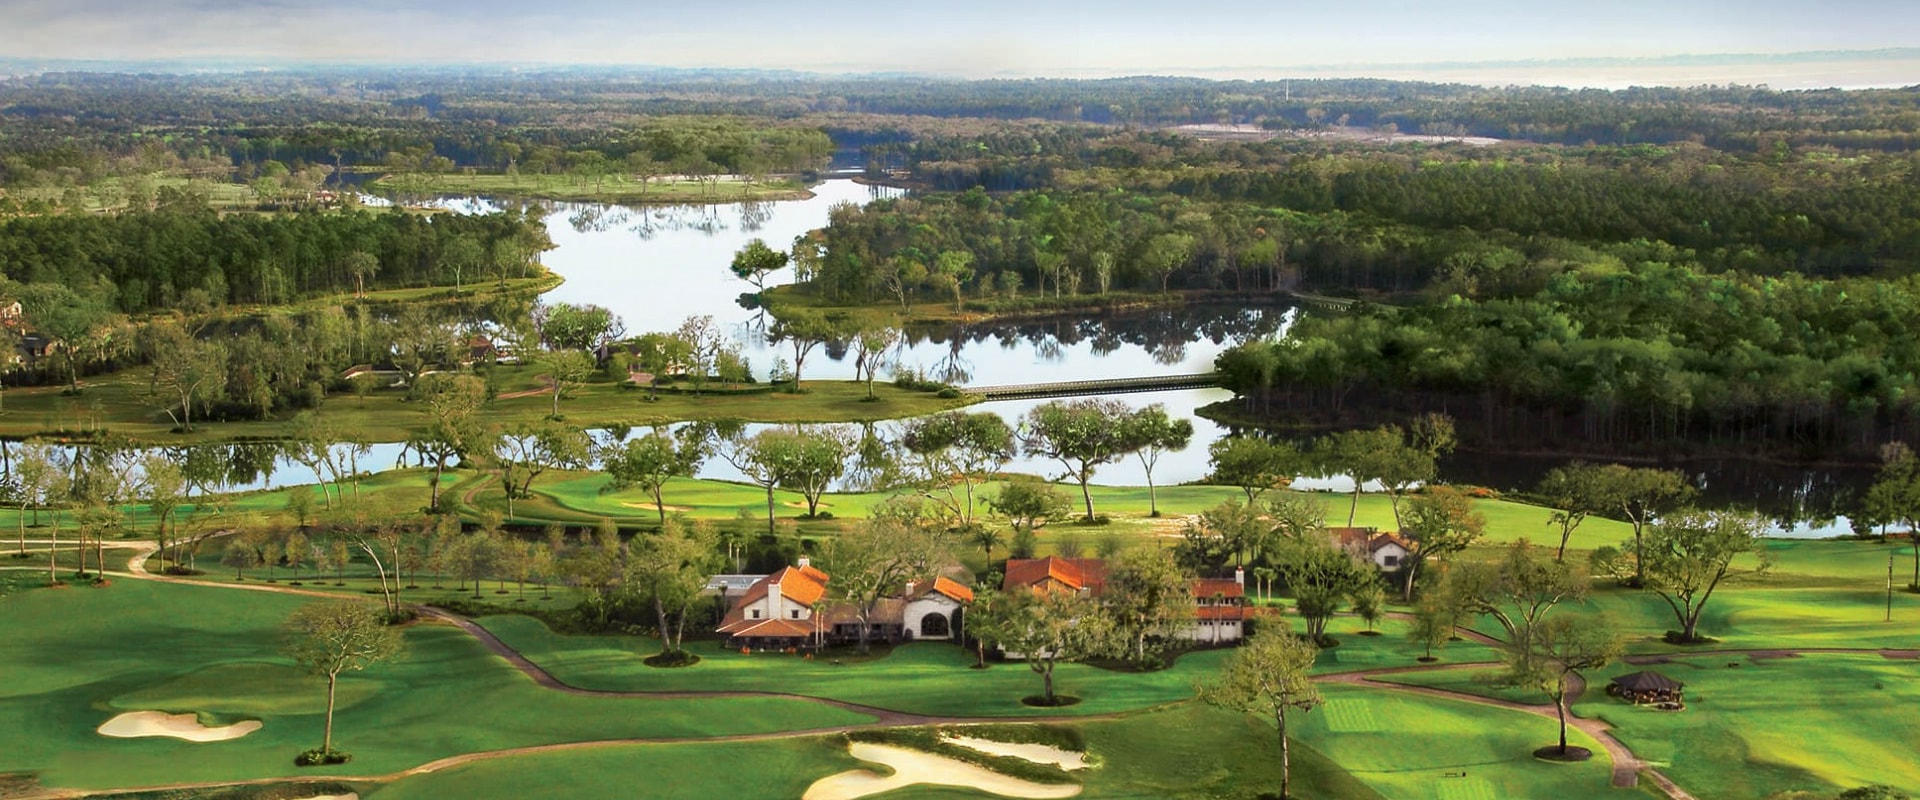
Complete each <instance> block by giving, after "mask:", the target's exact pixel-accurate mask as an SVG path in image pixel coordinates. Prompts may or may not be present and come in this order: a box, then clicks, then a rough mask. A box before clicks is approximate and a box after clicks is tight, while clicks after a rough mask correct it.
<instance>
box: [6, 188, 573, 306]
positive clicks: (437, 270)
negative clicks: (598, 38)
mask: <svg viewBox="0 0 1920 800" xmlns="http://www.w3.org/2000/svg"><path fill="white" fill-rule="evenodd" d="M170 194H171V193H169V195H170ZM550 246H551V245H550V244H549V243H548V241H547V234H546V230H545V227H544V226H543V225H542V223H541V221H540V217H539V216H538V215H537V214H530V213H525V212H522V211H506V212H499V213H494V214H472V215H468V214H438V215H432V216H425V215H416V214H398V213H388V212H375V211H357V212H341V213H318V212H314V213H299V214H284V215H275V216H266V215H252V214H230V215H224V216H223V215H218V214H215V213H213V212H212V211H211V210H209V209H207V208H206V207H205V205H204V204H200V205H195V204H193V203H191V202H188V201H182V202H173V201H172V200H171V199H169V197H168V196H163V199H162V200H161V202H160V203H159V205H158V206H157V207H156V208H154V209H152V210H147V211H133V212H128V213H121V214H110V215H88V214H53V215H45V216H15V217H11V218H0V275H4V276H5V278H6V279H8V280H9V281H13V282H17V283H21V284H27V285H40V286H44V285H57V286H61V287H64V288H65V289H68V290H71V291H72V292H74V293H77V294H83V295H87V296H89V297H91V298H93V299H95V300H105V301H106V302H107V304H108V307H109V308H110V309H112V310H115V311H120V312H125V313H134V312H142V311H148V310H153V309H173V308H179V307H182V306H185V305H200V306H203V307H218V306H224V305H228V304H276V303H286V302H290V301H293V300H297V299H300V298H302V297H307V296H311V295H315V294H326V293H337V292H344V291H354V290H363V289H365V288H369V287H372V288H380V287H412V286H432V285H449V286H451V285H454V284H455V283H456V282H457V281H459V280H462V279H464V280H466V281H469V282H471V281H475V280H484V279H487V278H491V277H494V276H500V277H509V276H514V277H518V276H524V275H525V274H527V272H528V270H530V269H531V268H532V267H533V265H534V264H535V259H536V257H537V256H538V255H539V253H540V252H541V251H542V250H545V249H547V248H549V247H550ZM462 272H464V275H462V274H460V273H462ZM190 298H191V299H190Z"/></svg>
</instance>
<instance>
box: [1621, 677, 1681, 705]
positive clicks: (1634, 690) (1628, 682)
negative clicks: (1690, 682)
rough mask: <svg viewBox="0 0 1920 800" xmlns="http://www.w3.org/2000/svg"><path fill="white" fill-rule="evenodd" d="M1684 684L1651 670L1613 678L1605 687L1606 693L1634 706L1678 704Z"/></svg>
mask: <svg viewBox="0 0 1920 800" xmlns="http://www.w3.org/2000/svg"><path fill="white" fill-rule="evenodd" d="M1685 687H1686V684H1683V683H1681V682H1679V681H1676V680H1674V679H1672V678H1669V677H1667V676H1665V675H1662V674H1660V673H1658V672H1654V671H1652V670H1646V671H1642V672H1635V673H1632V674H1630V675H1621V676H1620V677H1617V678H1614V679H1613V683H1611V684H1609V685H1608V686H1607V693H1608V694H1611V695H1614V696H1616V697H1623V698H1626V699H1627V700H1630V701H1632V702H1633V703H1634V704H1636V705H1637V704H1640V703H1680V702H1681V701H1682V700H1681V698H1682V693H1683V692H1684V691H1685Z"/></svg>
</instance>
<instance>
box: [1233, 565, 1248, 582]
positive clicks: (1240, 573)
mask: <svg viewBox="0 0 1920 800" xmlns="http://www.w3.org/2000/svg"><path fill="white" fill-rule="evenodd" d="M1233 582H1234V583H1237V584H1239V585H1241V586H1245V585H1247V570H1246V568H1245V567H1234V568H1233Z"/></svg>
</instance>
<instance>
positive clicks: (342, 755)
mask: <svg viewBox="0 0 1920 800" xmlns="http://www.w3.org/2000/svg"><path fill="white" fill-rule="evenodd" d="M352 760H353V754H351V753H347V752H345V751H341V750H328V749H324V748H319V747H316V748H313V749H312V750H308V751H306V752H304V753H301V754H300V755H298V756H296V757H295V758H294V759H293V765H294V766H296V767H319V766H326V765H328V764H345V763H347V762H349V761H352Z"/></svg>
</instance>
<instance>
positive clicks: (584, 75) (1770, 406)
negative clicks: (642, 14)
mask: <svg viewBox="0 0 1920 800" xmlns="http://www.w3.org/2000/svg"><path fill="white" fill-rule="evenodd" d="M1221 125H1231V126H1234V127H1232V128H1231V129H1222V128H1219V127H1211V128H1209V127H1204V126H1221ZM1465 137H1490V140H1474V141H1467V140H1466V138H1465ZM1916 146H1920V88H1907V89H1898V90H1874V91H1794V92H1779V91H1772V90H1768V89H1764V88H1756V87H1739V86H1724V87H1698V88H1691V89H1632V90H1625V91H1597V90H1583V91H1573V90H1564V89H1552V88H1483V87H1474V86H1462V85H1440V84H1423V83H1406V82H1390V81H1371V80H1312V81H1282V82H1214V81H1205V80H1197V79H1163V78H1126V79H1114V80H1100V81H1066V80H1023V81H971V82H968V81H942V80H931V79H914V78H898V77H887V78H861V79H842V78H822V77H814V76H805V75H796V74H784V73H780V74H768V73H744V72H743V73H729V72H724V71H716V72H701V71H632V70H624V71H623V70H554V71H546V72H541V71H532V72H526V73H493V74H486V73H474V72H459V71H453V70H441V71H435V70H427V71H416V72H409V73H405V74H402V73H397V72H393V71H387V70H379V69H372V68H367V69H352V70H334V71H328V72H302V71H287V72H275V73H260V74H247V75H201V76H174V75H160V74H148V75H102V74H85V73H48V74H42V75H37V76H32V77H26V78H18V79H12V80H7V81H0V187H6V188H8V189H10V190H14V191H22V192H24V191H25V190H29V189H31V190H32V191H34V192H38V194H36V195H34V196H35V197H39V198H43V199H39V200H36V201H33V202H35V203H38V205H26V204H21V203H18V202H15V201H13V200H12V199H10V198H0V215H5V214H10V215H11V216H10V218H8V219H7V220H6V221H5V222H3V223H0V271H3V272H4V274H5V275H6V276H8V277H9V278H11V279H12V280H14V281H17V282H20V283H21V284H22V285H23V286H29V287H30V286H34V285H41V286H56V285H57V286H60V287H64V288H65V289H67V290H69V291H72V292H74V293H76V294H85V295H87V296H89V297H97V298H110V301H103V302H108V303H109V305H110V306H111V308H112V309H113V310H116V311H120V312H142V311H147V310H151V309H159V308H169V307H174V306H178V305H181V304H183V303H185V304H189V305H191V304H194V303H199V302H202V301H203V300H204V301H205V302H207V303H208V304H210V305H218V304H222V303H273V302H284V301H286V300H290V299H296V298H299V297H302V296H307V295H311V294H314V293H318V292H327V291H339V290H341V289H343V288H345V287H355V288H358V287H360V286H361V285H362V284H363V283H365V282H373V283H375V284H377V285H380V286H419V285H427V284H445V283H459V282H464V281H468V280H473V279H478V278H483V277H491V276H493V275H500V274H505V272H507V271H509V270H511V269H515V268H518V267H519V266H524V265H526V264H527V263H529V261H530V259H531V258H532V257H533V255H534V254H536V253H537V252H538V250H539V249H540V247H541V246H542V244H541V243H542V242H543V241H544V239H543V238H542V236H541V235H540V234H539V233H538V231H537V229H536V228H537V226H535V225H534V223H533V222H532V221H531V220H530V219H529V218H526V217H513V216H505V217H480V218H467V217H435V218H433V219H431V220H429V219H424V218H418V217H413V216H408V215H378V214H367V213H364V212H349V213H343V214H326V213H296V214H291V215H275V216H251V215H227V216H220V215H217V214H214V213H212V212H209V211H207V210H206V209H205V208H204V207H201V206H199V205H197V204H195V203H192V202H187V203H180V202H177V200H178V195H164V196H163V195H162V194H159V193H155V192H153V190H152V184H151V183H150V181H151V180H152V179H153V176H175V177H180V176H187V177H196V176H197V177H199V178H201V179H205V180H218V181H235V182H246V183H250V184H251V185H252V187H253V189H254V192H255V194H256V196H259V197H271V196H273V193H274V191H275V190H276V189H284V188H285V187H297V188H298V189H300V190H302V191H305V190H310V189H313V188H315V187H317V186H320V185H323V184H324V183H326V182H328V181H331V180H335V179H337V178H338V177H339V176H341V175H342V174H344V173H346V172H349V171H353V170H371V169H377V170H388V171H399V172H420V173H435V172H440V173H445V172H451V171H455V170H462V171H474V170H482V171H527V172H536V173H565V174H571V175H577V176H586V177H591V176H597V175H627V176H641V177H646V176H654V175H664V174H691V175H712V174H717V173H739V174H747V175H755V174H766V173H771V172H781V173H799V174H805V173H807V172H808V171H810V170H813V169H817V168H818V167H819V166H821V165H822V164H824V163H825V160H826V158H827V156H828V155H829V154H830V153H833V152H836V151H838V152H846V151H849V150H858V151H860V152H861V153H862V155H863V157H864V160H865V162H866V164H867V166H868V168H869V174H870V176H872V177H873V178H875V179H877V180H890V181H904V182H905V183H906V184H907V185H908V186H910V187H912V188H913V189H915V190H916V191H914V192H913V193H912V194H911V195H909V196H907V197H904V198H900V199H895V200H882V201H878V202H874V203H871V204H869V205H867V206H864V207H853V206H844V207H840V208H837V209H834V211H833V212H832V214H831V221H830V224H829V225H828V227H826V228H825V229H823V230H821V231H818V232H816V233H814V234H813V235H811V236H806V237H802V238H801V239H800V240H798V241H795V242H793V243H792V247H791V253H790V255H791V257H792V259H793V263H794V264H795V265H796V267H797V269H798V272H799V274H800V276H801V278H802V279H803V285H802V286H801V287H800V289H799V291H800V292H802V293H812V294H814V295H816V296H817V297H819V298H820V299H822V300H823V301H825V302H831V303H843V304H876V305H888V306H899V307H902V309H903V310H910V309H911V308H912V307H913V306H915V305H917V304H918V305H926V304H942V305H944V304H948V303H951V304H952V305H953V306H954V307H955V309H956V310H958V311H965V310H969V309H970V310H972V311H975V312H994V311H1003V310H1020V311H1026V312H1037V311H1045V310H1048V309H1052V310H1054V311H1062V312H1067V311H1072V310H1073V309H1076V308H1093V307H1098V306H1101V305H1102V304H1103V302H1104V300H1105V298H1107V297H1108V296H1110V295H1125V296H1126V299H1127V301H1128V302H1129V303H1130V304H1138V303H1141V302H1154V301H1153V300H1152V298H1161V297H1164V298H1167V299H1168V300H1169V301H1170V302H1185V301H1200V300H1208V299H1212V300H1230V301H1232V302H1249V301H1252V300H1256V299H1257V300H1260V301H1263V302H1264V301H1265V299H1266V298H1274V297H1284V296H1288V295H1289V294H1308V295H1332V296H1336V297H1346V298H1353V299H1356V300H1359V301H1360V302H1358V303H1356V304H1354V305H1353V306H1352V307H1351V310H1349V311H1347V312H1344V313H1331V312H1324V311H1323V312H1316V313H1310V314H1307V315H1305V316H1304V317H1303V318H1302V319H1301V320H1300V322H1299V323H1298V324H1297V325H1295V326H1294V327H1293V328H1292V330H1291V332H1290V334H1289V336H1288V337H1287V338H1286V339H1284V340H1282V341H1278V342H1266V341H1255V342H1252V343H1250V344H1248V345H1246V346H1245V347H1243V348H1241V349H1239V350H1236V351H1234V352H1232V353H1229V354H1228V356H1226V357H1225V358H1223V359H1222V362H1221V367H1222V369H1223V370H1224V371H1225V372H1227V373H1228V374H1229V376H1230V379H1231V382H1232V385H1233V387H1234V388H1235V389H1237V390H1239V391H1240V392H1241V394H1242V399H1241V401H1240V404H1239V407H1238V409H1237V411H1235V412H1233V413H1235V414H1237V415H1239V416H1240V417H1242V418H1243V419H1247V420H1263V421H1266V422H1273V423H1283V424H1284V423H1287V422H1289V421H1293V418H1295V417H1301V418H1312V417H1316V416H1318V417H1326V418H1329V419H1334V420H1340V419H1341V418H1342V417H1345V416H1348V415H1356V414H1357V415H1361V416H1364V415H1365V414H1366V413H1371V412H1372V411H1380V410H1388V411H1393V412H1406V413H1414V412H1419V411H1426V410H1444V411H1448V412H1450V413H1454V414H1456V415H1457V416H1459V417H1460V418H1461V420H1462V426H1463V431H1466V432H1467V433H1468V434H1469V435H1472V434H1473V433H1475V432H1476V431H1477V432H1479V433H1481V434H1484V435H1490V436H1491V435H1502V436H1507V437H1509V438H1514V439H1529V440H1532V441H1546V440H1579V441H1583V442H1589V443H1611V444H1614V445H1618V446H1620V447H1638V446H1653V445H1657V444H1658V443H1662V442H1670V441H1676V440H1684V441H1714V442H1725V443H1732V444H1740V445H1743V446H1744V443H1747V442H1751V441H1765V442H1768V443H1770V444H1769V445H1768V446H1769V447H1771V448H1773V449H1775V450H1782V451H1793V452H1795V453H1800V454H1807V453H1826V452H1829V451H1844V452H1846V453H1849V454H1853V455H1861V454H1864V453H1869V452H1871V450H1872V449H1873V447H1874V446H1875V444H1876V443H1877V442H1879V441H1882V440H1884V439H1885V438H1886V437H1888V436H1900V437H1905V438H1913V436H1914V434H1915V433H1916V431H1915V430H1913V427H1912V423H1913V417H1914V415H1915V414H1916V413H1917V412H1916V408H1915V404H1914V401H1913V398H1912V396H1911V392H1912V391H1913V387H1914V386H1915V383H1916V380H1917V379H1920V377H1917V376H1920V363H1915V358H1914V353H1915V352H1920V350H1917V349H1916V347H1915V344H1916V343H1915V342H1914V340H1913V337H1912V336H1911V335H1910V334H1909V332H1908V330H1907V322H1906V321H1907V320H1908V319H1911V318H1912V317H1913V314H1912V311H1913V310H1914V307H1915V306H1916V305H1920V303H1916V299H1915V292H1916V289H1917V288H1920V287H1916V285H1915V280H1916V279H1917V278H1916V276H1920V150H1916ZM108 179H113V181H108ZM115 181H117V183H115ZM143 181H147V182H149V183H143ZM109 183H112V185H114V186H115V187H116V188H115V189H114V191H118V192H119V193H120V195H121V196H123V197H126V198H127V199H129V200H130V202H129V203H128V205H129V206H130V210H128V211H126V212H122V213H108V214H97V213H95V214H89V213H76V212H81V211H85V210H87V208H88V204H87V203H85V202H81V201H82V200H85V196H77V195H76V194H75V193H76V192H77V191H78V189H79V187H88V190H87V191H88V192H96V193H97V192H98V191H100V189H99V187H101V186H104V185H108V184H109ZM129 186H130V187H133V194H132V195H131V196H129V195H128V190H127V189H126V187H129ZM63 187H64V188H65V191H66V192H67V194H66V195H61V196H62V198H63V200H62V202H61V203H60V204H59V205H58V206H56V205H54V204H53V203H51V202H49V201H48V200H46V199H44V198H46V197H49V196H52V195H57V194H58V193H59V192H60V191H62V188H63ZM166 191H167V190H165V189H161V190H160V193H164V192H166ZM50 193H51V194H50ZM296 193H297V192H296ZM80 194H81V195H85V193H80ZM21 196H22V197H25V196H27V195H26V194H22V195H21ZM76 198H77V199H76ZM94 205H97V206H99V207H101V208H109V207H118V206H117V204H115V203H109V202H98V201H96V202H95V203H94ZM775 245H776V246H780V247H785V246H786V245H787V243H784V242H781V243H775ZM43 305H44V304H43ZM1356 418H1357V417H1356ZM1349 421H1350V420H1349Z"/></svg>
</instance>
